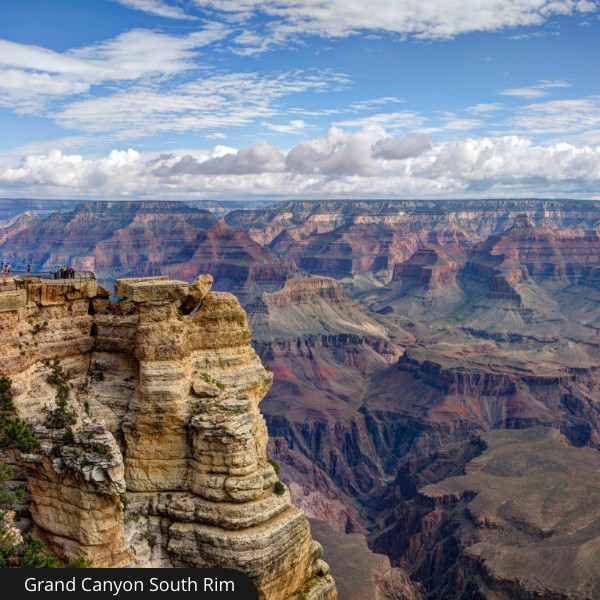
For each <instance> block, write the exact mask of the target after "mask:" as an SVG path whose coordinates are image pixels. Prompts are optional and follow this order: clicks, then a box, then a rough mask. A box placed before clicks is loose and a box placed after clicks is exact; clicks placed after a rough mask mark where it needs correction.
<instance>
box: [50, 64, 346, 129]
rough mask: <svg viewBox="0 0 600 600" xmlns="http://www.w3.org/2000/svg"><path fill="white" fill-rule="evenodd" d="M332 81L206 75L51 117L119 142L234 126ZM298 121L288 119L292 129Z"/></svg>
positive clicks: (312, 76) (74, 106) (311, 76)
mask: <svg viewBox="0 0 600 600" xmlns="http://www.w3.org/2000/svg"><path fill="white" fill-rule="evenodd" d="M332 79H335V74H334V73H331V72H329V71H327V72H323V73H314V72H310V73H306V72H300V71H292V72H287V73H280V74H278V75H276V76H272V77H269V76H265V75H261V74H259V73H231V74H227V75H214V76H205V77H204V78H203V79H198V80H196V81H191V82H189V83H182V84H179V85H175V86H172V87H171V88H170V89H169V90H168V91H164V92H162V91H160V90H153V89H144V88H142V89H134V90H129V89H126V90H124V91H119V92H116V93H113V94H111V95H108V96H101V97H97V98H88V99H84V100H78V101H75V102H72V103H69V104H66V105H65V106H63V107H62V108H61V109H60V110H57V111H56V112H54V113H52V114H51V116H52V117H53V118H54V119H55V121H56V122H57V123H58V124H59V125H62V126H63V127H68V128H73V129H79V130H83V131H90V132H119V136H122V137H123V138H127V137H129V138H131V137H144V136H148V135H153V134H158V133H162V132H167V131H168V132H185V131H198V130H203V129H220V128H224V127H239V126H242V125H247V124H249V123H251V122H253V121H254V120H257V119H266V118H270V117H272V116H274V115H276V114H277V113H278V109H277V108H276V106H275V103H276V100H277V99H279V98H282V97H285V96H288V95H291V94H295V93H300V92H304V91H308V90H311V91H315V90H319V89H323V90H326V89H328V86H329V83H330V81H331V80H332ZM300 122H301V121H300V120H295V121H292V123H295V124H296V126H298V125H299V123H300ZM296 128H298V127H296Z"/></svg>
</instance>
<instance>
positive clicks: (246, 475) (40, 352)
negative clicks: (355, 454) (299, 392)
mask: <svg viewBox="0 0 600 600" xmlns="http://www.w3.org/2000/svg"><path fill="white" fill-rule="evenodd" d="M4 283H5V287H4V289H3V290H2V291H0V345H1V347H2V356H3V364H2V369H3V371H4V374H6V375H8V376H9V377H10V378H11V379H12V381H13V384H12V392H13V400H14V404H15V407H16V412H17V414H18V416H19V417H21V418H24V419H26V420H27V421H28V423H29V424H30V425H31V426H32V428H33V430H34V432H35V433H36V435H38V437H39V438H40V439H41V441H42V451H41V452H40V453H37V454H28V455H22V456H20V457H18V456H17V457H15V456H14V455H13V457H12V460H14V461H16V462H17V463H18V465H19V468H20V471H19V472H22V473H24V475H23V478H24V479H26V480H27V488H28V499H29V512H28V513H26V514H25V516H26V517H27V518H30V519H31V521H32V525H33V528H34V531H35V533H36V535H37V536H38V537H39V538H40V539H42V540H43V541H44V543H45V544H46V545H47V546H48V548H49V549H50V550H51V551H52V552H53V553H55V554H56V555H57V556H59V557H69V556H75V555H80V556H85V557H86V558H88V559H90V560H91V561H92V562H93V564H94V566H97V567H121V566H141V567H230V568H236V569H239V570H241V571H243V572H245V573H246V574H248V575H249V576H250V577H251V578H252V579H253V581H254V582H255V583H256V585H257V587H258V590H259V595H260V598H261V599H265V600H279V599H281V600H283V599H288V598H289V599H297V598H304V599H310V600H334V599H335V598H337V593H336V590H335V584H334V582H333V579H332V578H331V576H330V575H329V568H328V566H327V565H326V563H324V562H323V561H322V560H321V559H320V556H321V552H322V548H321V546H320V545H319V544H318V543H317V542H315V541H314V540H313V539H312V537H311V534H310V527H309V523H308V521H307V519H306V518H305V516H304V514H303V513H302V511H301V510H299V509H298V508H296V507H295V506H293V504H292V502H291V499H290V495H289V493H288V490H287V489H286V488H285V486H283V485H282V484H281V483H280V482H279V481H278V477H277V474H276V472H275V468H274V464H273V463H272V462H269V460H268V459H267V455H266V445H267V440H268V435H267V430H266V426H265V422H264V419H263V417H262V415H261V414H260V411H259V408H258V405H259V402H260V401H261V400H262V399H263V397H264V396H265V394H266V393H267V391H268V389H269V387H270V386H271V382H272V375H271V374H270V373H269V372H267V371H266V370H265V369H264V367H263V365H262V364H261V362H260V360H259V358H258V357H257V355H256V353H255V352H254V350H253V349H252V346H251V345H250V329H249V327H248V324H247V320H246V314H245V312H244V310H243V309H242V308H241V307H240V305H239V303H238V301H237V299H236V298H235V296H233V295H231V294H228V293H215V292H210V291H209V290H210V285H211V283H212V278H211V277H210V276H201V277H200V278H198V280H197V281H196V282H195V283H194V285H192V286H189V285H188V284H187V283H186V282H183V281H173V280H169V279H168V278H165V277H157V278H145V279H129V280H119V281H117V284H116V286H115V291H116V295H117V296H118V297H119V298H120V299H119V301H118V302H116V303H115V302H111V301H110V298H109V294H108V293H107V292H106V290H104V289H102V288H101V287H100V286H98V285H97V284H96V282H95V281H94V280H93V279H88V280H84V281H73V282H71V281H69V280H66V281H61V280H57V281H47V280H39V281H36V280H30V281H28V282H24V283H22V284H20V285H18V286H15V287H17V289H9V288H12V286H11V284H10V283H11V282H4ZM55 357H56V358H58V359H59V361H60V365H61V368H62V369H63V370H64V373H65V374H66V376H67V379H68V383H67V384H66V385H67V386H68V388H69V391H70V399H69V402H70V406H71V409H72V410H73V411H74V412H75V419H76V422H75V423H74V424H73V427H72V434H68V435H65V432H64V431H61V430H60V429H57V428H50V427H49V425H48V414H49V413H50V412H51V411H52V407H53V406H54V402H55V400H54V399H55V395H56V389H55V387H56V386H53V385H52V377H51V374H52V368H53V367H52V364H53V363H52V362H51V360H53V359H54V358H55ZM54 365H56V363H54Z"/></svg>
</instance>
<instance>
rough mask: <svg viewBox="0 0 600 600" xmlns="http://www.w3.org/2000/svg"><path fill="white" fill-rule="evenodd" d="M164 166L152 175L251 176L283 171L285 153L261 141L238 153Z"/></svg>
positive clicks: (190, 158) (179, 161) (157, 168)
mask: <svg viewBox="0 0 600 600" xmlns="http://www.w3.org/2000/svg"><path fill="white" fill-rule="evenodd" d="M169 162H170V164H169V163H165V162H163V163H161V164H160V165H158V166H157V167H156V168H155V169H154V170H153V171H152V173H153V174H154V175H157V176H158V177H171V176H174V175H175V176H176V175H248V174H258V173H274V172H277V171H283V167H284V160H283V154H281V152H280V151H279V150H278V149H277V148H276V147H275V146H273V144H269V143H268V142H264V141H262V142H258V143H257V144H254V145H253V146H250V147H249V148H243V149H242V150H239V151H238V152H227V153H225V154H221V155H220V156H215V157H212V158H208V159H206V160H200V161H199V160H197V159H196V158H194V157H193V156H191V155H189V154H188V155H186V156H183V157H182V158H181V159H180V160H176V161H174V162H173V161H172V160H169Z"/></svg>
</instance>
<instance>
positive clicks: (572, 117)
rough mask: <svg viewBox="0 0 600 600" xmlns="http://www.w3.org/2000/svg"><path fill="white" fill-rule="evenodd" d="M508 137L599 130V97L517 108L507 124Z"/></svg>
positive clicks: (540, 103) (555, 101)
mask: <svg viewBox="0 0 600 600" xmlns="http://www.w3.org/2000/svg"><path fill="white" fill-rule="evenodd" d="M507 127H508V131H509V132H511V133H525V134H527V135H547V134H559V133H576V132H584V131H586V130H594V129H598V128H600V96H590V97H587V98H580V99H574V100H552V101H549V102H538V103H535V104H529V105H527V106H523V107H521V108H519V109H518V110H517V112H516V114H515V116H514V117H512V118H511V119H509V120H508V121H507Z"/></svg>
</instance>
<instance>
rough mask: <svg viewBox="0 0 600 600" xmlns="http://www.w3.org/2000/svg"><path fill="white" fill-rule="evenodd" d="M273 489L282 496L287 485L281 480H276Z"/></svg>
mask: <svg viewBox="0 0 600 600" xmlns="http://www.w3.org/2000/svg"><path fill="white" fill-rule="evenodd" d="M273 491H274V492H275V493H276V494H277V495H278V496H281V495H282V494H285V485H283V483H281V481H276V482H275V485H274V486H273Z"/></svg>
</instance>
